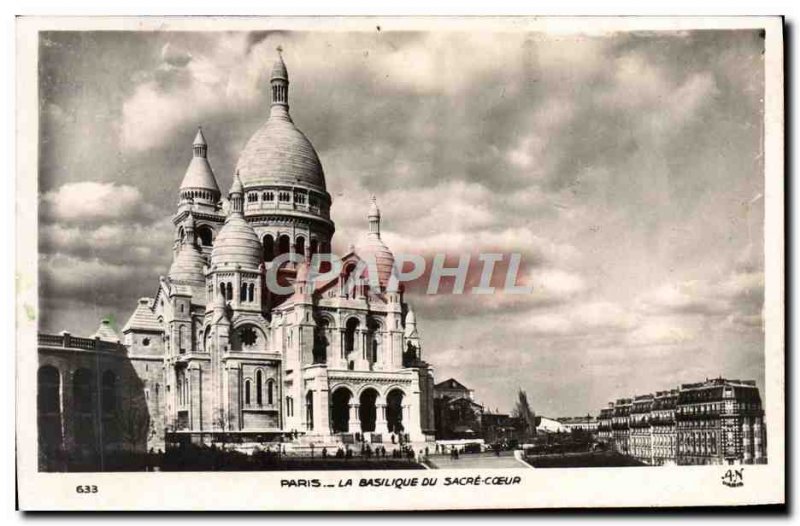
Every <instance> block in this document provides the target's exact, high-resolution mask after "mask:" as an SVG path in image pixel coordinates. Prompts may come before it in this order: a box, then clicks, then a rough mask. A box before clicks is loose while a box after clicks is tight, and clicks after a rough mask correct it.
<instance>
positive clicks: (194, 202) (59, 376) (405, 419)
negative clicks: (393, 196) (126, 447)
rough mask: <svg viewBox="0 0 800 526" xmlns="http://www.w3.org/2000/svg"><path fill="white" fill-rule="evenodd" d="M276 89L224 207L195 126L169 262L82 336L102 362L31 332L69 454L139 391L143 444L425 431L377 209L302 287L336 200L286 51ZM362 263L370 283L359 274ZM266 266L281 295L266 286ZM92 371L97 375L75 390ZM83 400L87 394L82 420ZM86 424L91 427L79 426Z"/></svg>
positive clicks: (410, 343)
mask: <svg viewBox="0 0 800 526" xmlns="http://www.w3.org/2000/svg"><path fill="white" fill-rule="evenodd" d="M270 83H271V106H270V108H269V115H268V118H267V119H266V122H264V124H263V125H262V126H261V128H259V129H258V130H257V131H256V132H255V133H254V134H253V135H252V137H251V138H250V140H249V141H248V142H247V144H246V146H245V147H244V149H243V150H242V152H241V154H240V156H239V159H238V162H237V164H236V168H235V173H234V175H233V184H232V185H231V187H230V190H229V192H228V194H227V196H225V197H227V200H223V195H222V192H221V190H220V187H219V184H218V182H217V179H216V177H215V174H214V172H213V170H212V168H211V164H210V162H209V144H208V143H207V141H206V139H205V137H204V135H203V132H202V130H201V129H199V130H198V132H197V135H196V137H195V139H194V142H193V144H192V150H191V151H192V156H191V160H190V161H189V165H188V168H187V170H186V173H185V175H184V177H183V180H182V182H181V184H180V188H179V189H178V204H177V210H176V212H175V214H174V217H173V221H172V222H173V228H174V245H173V247H172V251H173V261H172V264H171V266H170V267H169V270H168V272H167V274H166V275H164V276H161V277H160V278H158V281H157V283H154V286H153V289H154V290H153V294H152V295H151V296H149V297H145V298H141V299H139V300H138V303H137V304H136V306H135V308H134V310H133V313H132V314H131V316H130V318H129V319H128V320H127V323H126V324H125V325H124V327H123V329H122V331H121V334H119V335H117V334H115V332H114V330H113V329H112V328H111V327H110V326H109V325H108V324H107V323H106V324H105V325H103V326H101V329H100V330H99V331H98V334H97V335H95V336H94V337H93V338H92V339H86V340H88V341H89V342H94V351H95V352H97V353H100V351H102V350H104V352H105V354H104V355H103V356H102V359H101V360H96V361H95V362H94V364H92V363H90V362H88V361H87V362H84V364H83V365H82V362H81V356H80V354H79V353H78V354H76V355H75V356H72V355H71V354H70V353H67V352H65V349H67V348H69V347H70V346H72V345H73V344H74V342H77V341H79V340H83V339H80V338H75V337H70V338H69V342H67V338H68V337H69V335H68V334H67V335H66V336H63V335H62V339H61V340H59V341H56V339H57V338H58V337H55V336H47V335H40V349H39V355H40V371H39V373H40V374H39V381H40V397H42V396H44V397H47V396H56V395H55V394H54V393H55V392H56V391H55V390H54V389H50V390H49V391H48V390H47V388H46V386H47V385H51V384H53V383H54V382H57V383H58V385H59V389H58V393H65V392H66V393H70V394H71V395H72V396H70V397H68V398H70V400H60V401H58V403H56V401H55V400H54V401H53V403H50V404H47V403H45V404H44V407H45V409H47V408H48V407H50V408H51V409H52V411H51V412H50V413H49V414H48V413H47V411H45V414H42V413H41V409H42V407H43V406H42V404H41V403H40V433H41V431H42V426H44V429H50V430H51V431H52V433H53V434H54V435H57V437H58V440H59V441H61V442H62V443H63V444H66V445H67V446H69V445H70V444H73V443H78V442H81V441H87V440H88V441H90V442H91V441H97V440H98V437H97V431H96V430H97V428H98V427H102V426H103V425H104V422H105V421H106V420H107V418H106V416H107V415H106V414H105V411H106V409H108V411H114V407H113V406H118V405H120V401H121V400H124V399H125V392H126V391H127V392H130V391H131V390H133V391H135V392H136V393H141V396H137V397H135V398H136V400H138V404H139V405H140V406H141V408H142V411H143V412H146V414H147V415H148V421H149V425H148V432H147V440H146V442H147V446H148V447H153V446H154V445H155V446H160V445H161V444H163V443H164V441H165V438H166V437H170V438H171V439H175V437H178V439H180V440H191V441H193V442H204V441H212V440H217V439H218V438H215V437H219V436H220V434H224V435H225V436H226V437H227V438H226V439H229V440H230V439H231V437H234V438H233V439H232V440H234V441H239V442H248V441H251V442H263V441H271V440H278V439H280V440H286V439H292V440H295V441H299V442H302V441H305V442H315V441H316V442H317V443H331V442H336V441H348V440H352V437H358V438H359V439H362V440H363V439H366V440H369V441H373V442H383V441H387V442H388V440H389V437H390V436H391V435H397V436H402V437H404V438H405V439H407V440H410V441H414V442H416V441H424V440H427V439H430V438H432V437H433V432H434V431H433V427H434V422H433V384H434V382H433V370H432V368H431V367H430V366H429V364H427V363H426V362H425V361H424V360H423V355H422V346H421V342H420V337H419V333H418V331H417V327H416V318H415V313H414V311H413V310H412V309H411V306H410V305H408V303H406V301H405V298H404V294H403V289H402V287H400V288H393V287H387V284H388V282H389V278H390V276H391V273H392V268H393V264H394V257H393V255H392V252H391V250H390V249H389V248H388V247H387V246H386V244H385V243H384V242H383V241H382V239H381V213H380V210H379V208H378V204H377V202H376V200H375V198H374V197H373V199H372V201H371V202H369V203H365V204H364V205H365V206H364V212H365V214H364V219H365V222H364V227H365V232H364V235H363V237H362V239H361V240H360V241H359V242H357V243H355V244H352V245H350V248H349V249H348V253H347V254H345V255H343V256H341V263H342V264H341V269H342V270H341V272H338V273H337V274H336V275H333V276H332V277H331V278H330V279H327V280H323V281H322V282H315V283H313V286H312V283H311V281H312V278H311V277H310V274H309V266H310V262H311V260H312V258H313V257H314V255H315V254H329V253H330V252H331V239H332V237H333V234H334V231H335V225H334V222H333V221H332V219H331V214H330V210H331V206H332V204H333V203H332V198H331V195H330V194H329V193H328V191H327V188H326V182H325V174H324V171H323V169H322V164H321V162H320V159H319V157H318V156H317V153H316V151H315V150H314V147H313V146H312V145H311V142H310V141H309V140H308V139H307V138H306V136H305V135H304V134H303V133H302V132H301V131H300V130H298V129H297V127H296V126H295V125H294V123H293V122H292V118H291V116H290V113H289V76H288V73H287V68H286V65H285V63H284V61H283V58H282V57H281V56H280V53H279V55H278V57H277V59H276V61H275V64H274V66H273V68H272V70H271V75H270ZM187 149H188V148H187ZM166 248H167V247H165V249H166ZM287 254H288V259H289V261H288V262H285V261H286V259H287V257H286V255H287ZM282 256H283V257H282ZM363 261H367V262H369V263H370V264H369V265H367V268H368V269H369V271H368V272H372V273H373V275H371V276H367V275H359V276H355V275H354V273H355V272H356V269H359V268H362V267H361V266H360V265H359V264H360V262H363ZM270 272H272V273H273V275H275V276H277V279H278V282H280V283H282V284H283V285H284V286H283V287H282V288H280V289H279V290H275V289H274V288H273V287H269V286H267V277H268V275H269V274H270ZM368 272H367V273H368ZM329 274H332V273H329ZM374 274H377V276H376V275H374ZM354 278H355V279H354ZM287 290H288V291H289V292H288V293H281V291H284V292H285V291H287ZM48 338H49V339H48ZM87 345H90V344H84V347H85V346H87ZM78 350H80V349H76V352H77V351H78ZM83 350H86V349H83ZM95 364H100V365H95ZM103 364H105V365H103ZM89 367H99V368H100V369H103V370H97V371H90V373H87V374H85V375H83V376H85V377H86V378H88V380H86V381H87V382H88V383H87V384H86V385H84V386H82V387H81V386H77V385H76V384H75V382H76V377H77V378H78V380H80V379H81V378H83V376H82V373H81V372H80V371H81V370H82V369H85V368H89ZM43 370H45V371H43ZM109 375H110V376H109ZM80 381H83V380H80ZM109 385H110V387H109ZM131 386H135V387H134V388H132V387H131ZM43 393H44V394H43ZM48 393H50V394H48ZM76 393H77V394H76ZM80 396H84V397H88V399H87V400H85V403H83V408H82V409H83V412H82V411H81V408H80V407H78V406H79V405H81V404H80V403H78V402H79V400H77V399H78V398H79V397H80ZM106 397H112V398H113V400H114V401H113V402H109V401H108V400H106V399H105V398H106ZM40 401H41V398H40ZM123 405H127V406H129V408H132V407H134V406H135V405H136V401H135V400H128V401H127V402H125V403H124V404H123ZM56 406H57V407H58V414H57V415H53V414H52V413H53V411H55V409H54V408H55V407H56ZM94 408H97V409H96V411H95V410H94ZM95 413H96V414H95ZM48 417H49V420H48ZM81 419H82V420H81ZM81 421H83V422H85V423H86V425H81V424H80V422H81ZM87 427H89V428H93V429H94V430H95V431H93V432H90V431H87V430H86V429H84V431H80V429H81V428H87ZM87 433H88V434H87ZM101 434H102V433H101ZM81 437H83V438H81ZM278 437H280V438H278ZM100 440H102V439H100ZM63 444H62V445H63Z"/></svg>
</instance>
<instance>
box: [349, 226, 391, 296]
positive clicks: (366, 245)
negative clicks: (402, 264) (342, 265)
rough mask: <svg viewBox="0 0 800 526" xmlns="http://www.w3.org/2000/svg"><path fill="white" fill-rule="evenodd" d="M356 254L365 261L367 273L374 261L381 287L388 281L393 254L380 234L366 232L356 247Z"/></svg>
mask: <svg viewBox="0 0 800 526" xmlns="http://www.w3.org/2000/svg"><path fill="white" fill-rule="evenodd" d="M355 252H356V255H358V257H360V258H361V259H363V260H364V261H365V262H366V263H367V274H369V268H370V266H371V265H372V261H373V260H374V261H375V266H376V268H377V270H378V281H380V283H381V285H382V286H383V287H386V284H387V283H389V278H390V277H391V276H392V267H393V266H394V254H392V251H391V250H389V247H387V246H386V244H384V242H383V240H381V238H380V236H379V235H377V234H375V233H374V232H370V233H368V234H367V235H366V236H365V237H364V239H363V241H362V242H361V243H359V244H358V246H357V247H356V250H355Z"/></svg>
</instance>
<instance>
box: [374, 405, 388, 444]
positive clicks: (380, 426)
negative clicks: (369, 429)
mask: <svg viewBox="0 0 800 526" xmlns="http://www.w3.org/2000/svg"><path fill="white" fill-rule="evenodd" d="M375 432H376V433H380V434H381V435H383V439H384V440H385V439H386V436H387V435H388V434H389V426H388V423H387V422H386V404H385V403H383V402H379V401H377V400H376V401H375Z"/></svg>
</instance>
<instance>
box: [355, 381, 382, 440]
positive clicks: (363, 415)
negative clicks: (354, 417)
mask: <svg viewBox="0 0 800 526" xmlns="http://www.w3.org/2000/svg"><path fill="white" fill-rule="evenodd" d="M377 400H378V391H376V390H375V389H373V388H371V387H368V388H366V389H364V390H363V391H362V392H361V396H359V398H358V403H359V407H358V419H359V420H360V421H361V431H363V432H364V433H369V432H372V431H375V420H376V418H377V410H376V405H375V402H376V401H377Z"/></svg>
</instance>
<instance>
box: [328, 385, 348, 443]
mask: <svg viewBox="0 0 800 526" xmlns="http://www.w3.org/2000/svg"><path fill="white" fill-rule="evenodd" d="M352 398H353V394H352V393H351V392H350V390H349V389H347V388H346V387H339V388H338V389H336V390H335V391H334V392H333V395H331V430H332V431H333V432H334V433H347V432H348V431H349V426H350V400H352Z"/></svg>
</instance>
